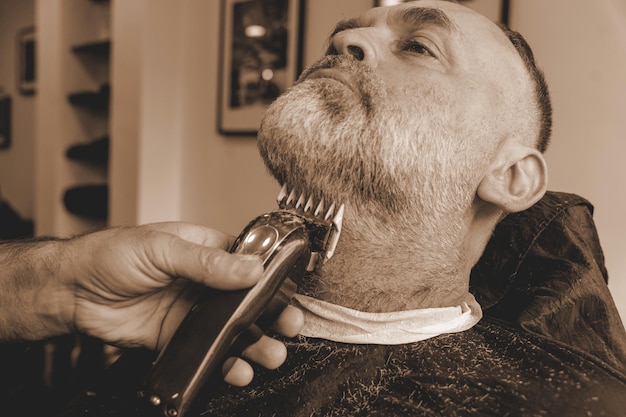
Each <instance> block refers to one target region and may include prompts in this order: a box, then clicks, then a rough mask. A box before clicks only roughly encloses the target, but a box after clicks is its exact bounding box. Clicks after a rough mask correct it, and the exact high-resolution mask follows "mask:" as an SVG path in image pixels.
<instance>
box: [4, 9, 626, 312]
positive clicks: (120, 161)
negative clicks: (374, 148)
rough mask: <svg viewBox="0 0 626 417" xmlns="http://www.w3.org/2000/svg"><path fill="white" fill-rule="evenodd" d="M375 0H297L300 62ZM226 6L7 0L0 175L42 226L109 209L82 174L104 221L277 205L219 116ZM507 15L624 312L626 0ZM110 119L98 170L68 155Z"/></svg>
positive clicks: (565, 178) (251, 157) (216, 218)
mask: <svg viewBox="0 0 626 417" xmlns="http://www.w3.org/2000/svg"><path fill="white" fill-rule="evenodd" d="M496 1H497V0H496ZM85 3H87V4H89V6H85ZM372 4H373V1H372V0H341V1H337V0H314V1H313V0H308V1H306V2H305V19H304V42H303V50H302V57H303V62H304V64H305V65H306V64H310V63H311V62H313V61H314V60H315V59H316V58H317V57H319V56H320V55H321V54H322V53H323V51H324V41H325V39H326V37H327V35H328V34H329V32H330V31H331V30H332V28H333V26H334V24H335V23H336V21H337V20H338V19H341V18H344V17H351V16H354V15H356V14H358V13H360V12H361V11H362V10H365V9H367V8H369V7H370V6H371V5H372ZM89 10H92V11H93V10H95V12H94V13H93V15H94V16H95V17H94V16H92V15H91V14H89ZM220 20H221V18H220V2H219V1H206V0H184V1H178V2H172V1H170V0H133V1H120V0H111V1H102V0H100V1H93V0H38V1H33V0H0V53H1V54H2V55H1V57H2V59H0V88H1V89H2V90H1V91H0V97H2V94H5V95H6V94H8V95H10V96H11V97H12V98H13V141H12V146H11V147H10V148H9V149H6V150H1V151H0V188H1V190H2V194H3V196H4V198H6V199H7V200H8V201H10V202H11V203H12V205H13V206H14V207H15V208H16V209H17V211H18V212H19V213H20V214H21V215H22V216H24V217H25V218H33V219H34V220H35V227H36V232H37V233H38V234H61V235H63V234H71V233H77V232H80V231H82V230H86V229H89V228H92V227H98V226H100V225H101V224H102V223H101V222H97V221H96V222H92V221H82V220H79V219H76V217H75V216H73V215H71V214H68V213H67V212H66V210H65V208H64V206H63V203H62V201H61V200H62V195H63V193H64V192H65V190H66V189H67V188H68V187H71V186H73V185H75V184H78V183H91V184H93V183H104V184H106V185H107V186H108V192H109V195H108V217H107V220H106V224H108V225H124V224H138V223H145V222H151V221H161V220H185V221H191V222H196V223H201V224H205V225H209V226H212V227H215V228H218V229H221V230H224V231H226V232H229V233H232V234H236V233H238V231H239V230H240V229H241V228H242V227H243V226H244V225H245V224H246V223H247V221H248V220H249V219H250V218H252V217H253V216H256V215H257V214H259V213H260V212H264V211H266V210H271V209H273V208H274V206H275V204H274V197H275V195H276V193H277V191H278V188H277V186H276V184H275V183H274V182H273V180H272V179H270V178H269V176H268V175H267V174H266V172H265V169H264V167H263V165H262V163H261V161H260V159H259V157H258V155H257V151H256V143H255V141H254V139H253V138H250V137H231V136H229V137H226V136H223V135H221V134H219V133H218V130H217V103H218V100H217V94H218V85H219V79H218V73H219V62H218V61H219V56H220V54H219V45H220V38H221V34H220ZM80 22H82V23H80ZM510 23H511V26H512V27H513V28H514V29H516V30H519V31H520V32H522V33H523V34H524V35H525V37H526V38H527V39H528V40H529V42H530V43H531V45H532V46H533V49H534V51H535V55H536V57H537V59H538V61H539V63H540V64H541V66H542V67H543V68H544V70H545V73H546V77H547V79H548V82H549V84H550V86H551V91H552V96H553V102H554V110H555V112H554V138H553V143H552V146H551V148H550V149H549V150H548V152H547V159H548V163H549V166H550V188H551V189H553V190H559V191H568V192H573V193H577V194H580V195H582V196H584V197H586V198H588V199H589V200H591V202H592V203H593V204H594V205H595V219H596V222H597V226H598V230H599V234H600V238H601V242H602V244H603V247H604V250H605V255H606V262H607V267H608V270H609V275H610V279H609V287H610V289H611V291H612V293H613V295H614V297H615V299H616V302H617V305H618V308H619V310H620V312H621V314H622V317H626V256H624V254H625V253H626V250H625V249H626V243H625V242H624V238H623V236H624V234H625V233H624V232H626V219H625V218H624V215H623V214H622V213H623V211H624V209H623V207H624V205H625V204H626V187H624V186H623V184H622V181H623V180H625V179H626V165H625V164H624V163H623V162H622V159H623V157H622V155H623V152H624V145H623V143H624V138H623V136H624V134H625V132H626V117H624V116H625V113H624V111H625V110H624V109H626V78H625V77H626V75H625V74H626V3H624V2H623V0H597V1H595V2H593V3H590V2H585V1H583V0H551V1H549V2H546V1H542V0H523V1H522V0H512V1H511V16H510ZM31 24H36V26H37V63H38V66H37V70H38V80H37V81H38V82H37V93H36V94H35V95H34V96H30V97H27V96H21V95H20V94H19V92H18V91H17V86H16V82H15V79H16V74H15V67H16V65H15V62H14V60H15V56H16V53H15V36H16V33H17V31H18V30H19V29H21V28H22V27H25V26H28V25H31ZM89 36H91V37H93V38H108V39H110V41H111V50H110V55H109V57H108V59H109V61H108V65H109V68H108V70H107V71H105V72H104V73H102V72H97V71H95V72H94V70H93V68H92V67H93V65H97V64H98V63H97V62H95V63H94V62H85V61H88V60H86V59H84V58H80V59H79V58H77V57H76V56H75V54H73V53H72V52H71V51H70V46H71V45H72V42H77V41H78V42H82V41H84V40H85V39H86V38H87V37H89ZM83 38H85V39H83ZM106 83H110V86H111V90H112V91H113V94H112V96H111V106H110V109H109V111H108V113H106V114H103V115H97V114H96V115H94V114H87V115H85V114H78V115H77V113H76V111H75V110H74V109H72V108H71V107H70V106H69V105H68V104H67V94H68V92H70V91H73V90H75V89H79V88H81V89H91V90H93V91H99V88H100V87H102V85H103V84H106ZM94 126H95V127H94ZM105 130H106V132H104V131H105ZM103 133H107V134H109V135H110V137H111V145H110V160H109V162H108V167H107V168H106V169H105V170H102V169H93V168H89V167H84V166H82V165H80V164H76V163H73V162H68V160H67V158H66V156H65V152H66V150H67V148H68V146H70V145H71V144H73V143H75V142H77V141H78V142H81V141H82V142H85V143H87V142H88V141H90V140H93V138H95V137H99V136H100V135H101V134H103Z"/></svg>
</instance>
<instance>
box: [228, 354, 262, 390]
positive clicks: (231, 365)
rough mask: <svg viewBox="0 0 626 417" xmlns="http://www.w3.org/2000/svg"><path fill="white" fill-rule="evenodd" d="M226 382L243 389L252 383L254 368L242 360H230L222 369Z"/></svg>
mask: <svg viewBox="0 0 626 417" xmlns="http://www.w3.org/2000/svg"><path fill="white" fill-rule="evenodd" d="M222 373H223V375H224V381H225V382H226V383H228V384H231V385H235V386H237V387H243V386H246V385H248V384H249V383H250V382H252V378H253V377H254V370H253V369H252V366H250V364H249V363H248V362H246V361H244V360H243V359H240V358H228V359H226V361H225V362H224V366H223V367H222Z"/></svg>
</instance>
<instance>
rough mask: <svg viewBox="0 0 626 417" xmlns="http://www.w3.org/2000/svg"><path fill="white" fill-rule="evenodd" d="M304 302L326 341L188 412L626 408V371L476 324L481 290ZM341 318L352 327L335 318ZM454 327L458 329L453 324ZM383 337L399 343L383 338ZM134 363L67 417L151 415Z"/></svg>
mask: <svg viewBox="0 0 626 417" xmlns="http://www.w3.org/2000/svg"><path fill="white" fill-rule="evenodd" d="M298 302H299V303H300V307H301V308H304V310H305V317H306V318H307V322H306V324H305V327H304V329H303V331H304V332H305V333H307V334H308V333H317V336H320V335H322V336H324V337H325V338H320V337H310V336H305V335H302V334H301V335H299V336H298V337H297V338H295V339H285V338H281V340H282V341H283V342H284V343H285V345H286V346H287V350H288V355H287V361H286V362H285V363H284V364H283V365H282V366H281V367H280V368H279V369H278V370H266V369H263V368H260V367H256V368H255V376H254V380H253V381H252V383H251V384H250V385H249V386H247V387H244V388H238V387H233V386H229V385H226V384H225V383H223V382H220V383H219V384H218V385H217V387H211V388H210V389H208V388H207V389H206V390H205V391H204V392H201V393H200V395H199V396H198V400H197V401H196V403H195V404H194V407H193V409H192V410H191V411H190V412H189V414H188V416H189V417H192V416H193V417H197V416H220V417H224V416H233V417H243V416H289V417H296V416H302V417H310V416H350V417H353V416H364V417H365V416H368V417H370V416H381V417H390V416H482V415H485V416H487V415H488V416H494V415H495V416H505V415H511V416H534V415H554V416H568V417H571V416H590V415H593V416H595V415H602V416H624V413H625V410H626V408H625V407H624V406H625V401H626V376H624V374H622V373H620V372H619V371H617V370H616V369H615V368H612V367H610V366H609V365H607V364H606V363H605V362H602V361H601V360H599V359H597V358H595V357H594V356H591V355H587V354H584V353H583V352H581V351H577V350H576V349H574V348H571V347H568V346H566V345H564V344H562V343H560V342H558V341H555V340H552V339H549V338H546V337H542V336H540V335H536V334H532V333H528V332H525V331H523V330H520V329H516V328H513V327H511V326H510V325H508V324H506V323H504V322H501V321H498V320H496V319H493V318H489V317H486V318H483V319H482V320H480V321H479V322H478V323H476V321H477V317H478V318H479V317H480V307H479V306H478V304H477V303H476V302H475V301H473V297H471V298H469V297H468V298H467V300H466V301H465V302H463V303H462V304H461V305H460V306H459V307H458V308H452V309H428V311H417V310H416V311H411V312H402V313H392V314H390V315H385V314H382V315H381V314H373V315H370V314H365V315H363V314H360V313H359V312H356V311H354V310H349V309H344V308H338V307H337V306H333V305H329V304H327V303H320V302H318V301H316V300H312V299H308V298H305V297H298ZM337 317H342V319H344V320H346V323H347V324H346V325H344V324H341V323H338V322H333V320H334V319H335V318H337ZM393 321H396V322H401V323H404V324H403V325H402V326H401V327H403V326H404V325H405V324H406V323H407V322H413V324H414V325H415V329H416V331H412V332H409V334H410V335H411V336H410V337H411V338H417V339H419V340H418V341H415V342H410V343H400V344H398V343H394V342H397V341H398V340H399V339H398V337H399V338H406V337H407V335H406V334H405V332H404V331H402V332H400V333H398V332H396V331H388V330H389V329H390V328H393V326H391V325H390V323H391V322H393ZM324 322H326V325H327V326H328V327H327V328H326V329H324V326H323V323H324ZM329 329H334V330H336V331H337V333H336V334H330V333H328V330H329ZM381 329H382V330H381ZM451 329H456V330H458V331H456V332H453V333H450V332H442V330H451ZM460 329H464V330H463V331H460ZM437 333H439V334H437ZM275 337H277V338H280V336H278V335H275ZM329 338H335V339H342V340H350V341H351V342H350V343H345V342H342V341H333V340H328V339H329ZM357 339H358V340H360V342H352V341H353V340H357ZM383 340H385V341H387V342H390V343H386V344H380V343H372V342H373V341H377V342H381V341H383ZM125 359H126V364H125V365H124V364H118V366H117V369H115V368H114V369H113V370H112V372H111V373H110V374H109V382H107V383H105V384H104V385H103V386H101V387H98V388H95V389H92V390H91V391H90V394H89V395H84V396H82V397H81V398H80V399H79V400H78V401H76V402H75V403H74V404H71V405H70V407H69V408H68V409H66V410H65V413H63V416H75V415H81V416H85V417H87V416H91V417H112V416H119V417H121V416H131V415H141V412H142V411H140V410H139V409H135V408H134V405H133V404H135V403H133V402H132V401H130V400H128V398H129V392H130V393H132V389H128V388H121V387H123V386H126V387H128V386H129V384H130V386H132V384H133V383H135V384H136V383H138V382H139V381H140V379H138V378H137V375H135V382H129V381H132V378H130V377H129V375H130V374H129V368H132V367H133V366H135V364H134V363H133V361H132V360H130V359H129V358H128V357H126V358H125ZM120 372H121V373H120ZM140 374H141V372H140V373H138V375H140Z"/></svg>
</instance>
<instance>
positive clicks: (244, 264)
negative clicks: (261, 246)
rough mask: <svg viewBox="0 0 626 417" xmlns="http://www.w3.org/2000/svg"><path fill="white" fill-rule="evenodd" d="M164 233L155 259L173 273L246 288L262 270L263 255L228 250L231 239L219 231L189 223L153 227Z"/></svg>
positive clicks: (155, 249)
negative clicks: (240, 253) (229, 251)
mask: <svg viewBox="0 0 626 417" xmlns="http://www.w3.org/2000/svg"><path fill="white" fill-rule="evenodd" d="M149 228H150V229H152V230H155V231H160V232H165V233H161V234H160V239H161V240H160V242H161V244H159V245H153V247H152V250H151V253H152V262H153V263H154V264H155V266H156V267H157V268H159V269H161V270H162V272H164V273H166V274H168V275H170V276H178V277H184V278H187V279H189V280H191V281H195V282H198V283H201V284H204V285H207V286H209V287H212V288H216V289H223V290H232V289H239V288H246V287H249V286H251V285H253V284H254V283H256V282H257V281H258V280H259V279H260V277H261V275H262V273H263V266H262V263H261V260H260V258H258V257H256V256H250V255H234V254H230V253H228V252H226V251H225V250H224V249H225V248H227V247H228V245H229V244H230V242H231V240H232V239H231V238H230V237H229V236H228V235H225V234H223V233H221V232H217V231H215V230H212V229H209V228H205V227H201V226H195V225H191V224H188V223H158V224H153V225H150V226H149Z"/></svg>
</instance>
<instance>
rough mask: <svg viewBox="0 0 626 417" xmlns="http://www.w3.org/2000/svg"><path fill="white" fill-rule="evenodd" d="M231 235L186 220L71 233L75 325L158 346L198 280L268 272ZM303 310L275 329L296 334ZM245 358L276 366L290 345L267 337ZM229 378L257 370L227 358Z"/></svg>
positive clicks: (242, 380) (244, 377)
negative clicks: (234, 249) (236, 249)
mask: <svg viewBox="0 0 626 417" xmlns="http://www.w3.org/2000/svg"><path fill="white" fill-rule="evenodd" d="M233 240H234V238H233V237H231V236H228V235H225V234H223V233H220V232H217V231H215V230H212V229H209V228H205V227H201V226H196V225H192V224H188V223H180V222H171V223H156V224H150V225H145V226H139V227H126V228H112V229H107V230H104V231H100V232H96V233H92V234H88V235H84V236H81V237H79V238H76V239H74V240H73V241H72V242H71V243H72V244H73V245H74V247H73V248H72V249H71V250H72V253H73V254H74V255H73V256H72V258H73V262H72V268H71V269H70V271H71V273H72V275H73V282H74V286H75V288H74V296H75V307H74V314H73V317H74V324H75V326H76V328H77V329H78V330H80V331H83V332H85V333H87V334H90V335H92V336H95V337H98V338H101V339H103V340H105V341H107V342H109V343H111V344H114V345H118V346H124V347H133V346H144V347H148V348H152V349H161V348H162V347H163V346H164V345H165V344H166V343H167V341H168V340H169V339H170V338H171V336H172V335H173V333H174V331H175V330H176V328H177V327H178V325H179V324H180V322H181V321H182V319H183V318H184V317H185V315H186V313H187V312H188V310H189V308H190V307H191V306H192V305H193V302H194V301H195V299H196V298H197V296H198V295H199V293H200V286H201V285H205V286H209V287H213V288H216V289H223V290H234V289H241V288H246V287H249V286H252V285H253V284H254V283H256V282H257V281H258V280H259V278H260V277H261V274H262V272H263V267H262V264H261V261H260V259H258V258H257V257H251V256H245V255H233V254H229V253H228V252H226V251H225V250H226V249H228V248H229V247H230V246H231V244H232V242H233ZM302 323H303V315H302V312H300V310H298V309H296V308H295V307H291V306H290V307H287V308H286V309H285V311H283V313H282V314H281V316H280V317H279V319H278V320H277V323H276V325H275V329H276V330H277V331H279V332H281V333H282V334H284V335H285V336H295V335H296V334H297V333H298V331H299V330H300V328H301V327H302ZM244 357H246V358H247V359H250V360H252V361H254V362H257V363H259V364H260V365H262V366H264V367H266V368H269V369H274V368H276V367H278V366H280V365H281V364H282V363H283V362H284V360H285V358H286V348H285V346H284V345H283V344H282V343H281V342H279V341H277V340H275V339H272V338H270V337H267V336H263V337H262V338H261V339H260V340H259V341H258V342H256V343H255V344H254V345H252V346H250V347H248V348H247V349H246V350H245V351H244ZM224 369H225V371H228V372H227V374H226V377H225V380H226V381H227V382H229V383H231V384H234V385H246V384H247V383H249V382H250V380H251V379H252V375H253V372H252V368H251V367H250V365H249V364H248V363H246V362H245V361H243V360H241V359H237V360H229V361H228V362H227V364H226V365H225V367H224Z"/></svg>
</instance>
